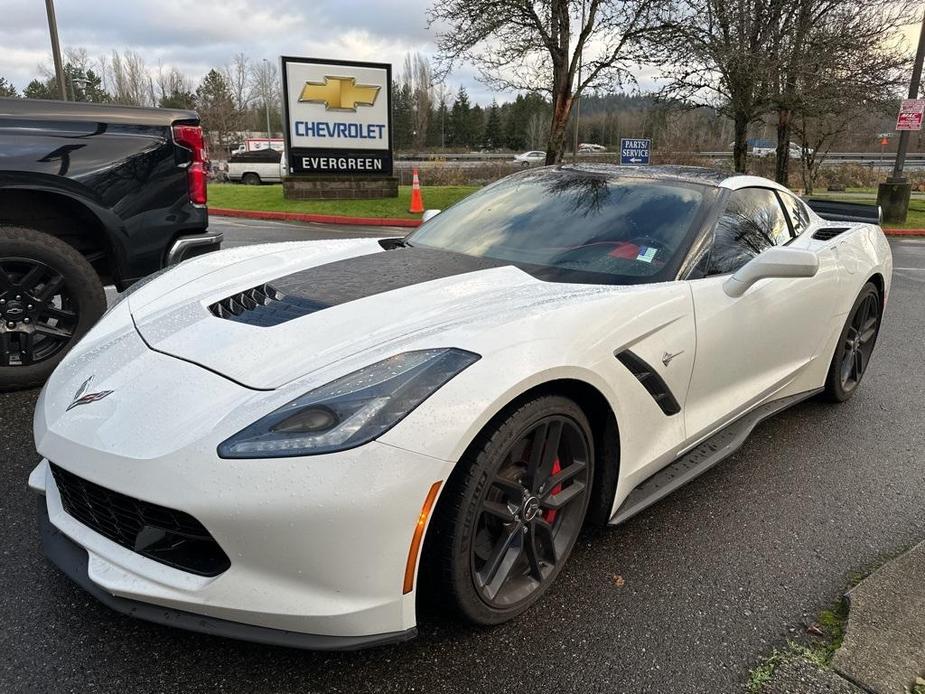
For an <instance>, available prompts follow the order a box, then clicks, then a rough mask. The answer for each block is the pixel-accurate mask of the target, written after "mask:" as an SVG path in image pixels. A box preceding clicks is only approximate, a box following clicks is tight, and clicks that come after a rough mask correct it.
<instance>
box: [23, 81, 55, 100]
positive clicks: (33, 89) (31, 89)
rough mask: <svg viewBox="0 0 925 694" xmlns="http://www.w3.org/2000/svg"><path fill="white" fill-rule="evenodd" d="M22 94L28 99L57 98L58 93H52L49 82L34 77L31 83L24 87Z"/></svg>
mask: <svg viewBox="0 0 925 694" xmlns="http://www.w3.org/2000/svg"><path fill="white" fill-rule="evenodd" d="M52 82H53V81H52ZM22 95H23V96H24V97H25V98H27V99H54V98H57V95H56V94H53V93H52V91H51V87H50V86H49V83H48V82H47V81H43V80H40V79H34V80H32V81H31V82H29V84H27V85H26V88H25V89H23V92H22Z"/></svg>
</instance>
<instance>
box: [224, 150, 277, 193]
mask: <svg viewBox="0 0 925 694" xmlns="http://www.w3.org/2000/svg"><path fill="white" fill-rule="evenodd" d="M285 175H286V161H285V157H284V156H283V153H282V152H279V151H277V150H275V149H261V150H257V151H253V152H240V153H237V152H236V153H235V154H232V155H231V159H229V160H228V180H229V181H233V182H235V183H244V184H245V185H251V186H259V185H260V184H261V183H280V182H281V181H282V180H283V176H285Z"/></svg>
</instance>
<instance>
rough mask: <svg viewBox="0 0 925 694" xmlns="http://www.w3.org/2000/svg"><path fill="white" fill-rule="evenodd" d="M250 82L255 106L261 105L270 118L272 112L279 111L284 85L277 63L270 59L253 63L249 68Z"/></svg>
mask: <svg viewBox="0 0 925 694" xmlns="http://www.w3.org/2000/svg"><path fill="white" fill-rule="evenodd" d="M248 84H249V88H250V94H251V99H252V101H253V102H256V103H254V106H255V107H260V108H261V110H262V111H264V114H265V115H266V117H267V119H268V120H269V119H270V114H276V113H278V112H279V108H280V93H281V91H282V86H281V84H280V79H279V69H278V68H277V67H276V63H274V62H272V61H270V60H259V61H257V62H255V63H253V64H252V65H251V66H250V70H249V81H248ZM268 129H269V128H268Z"/></svg>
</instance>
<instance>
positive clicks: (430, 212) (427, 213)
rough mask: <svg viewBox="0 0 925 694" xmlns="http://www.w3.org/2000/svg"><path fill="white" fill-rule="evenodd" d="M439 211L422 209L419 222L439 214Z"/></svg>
mask: <svg viewBox="0 0 925 694" xmlns="http://www.w3.org/2000/svg"><path fill="white" fill-rule="evenodd" d="M441 211H442V210H424V214H423V215H421V224H423V223H424V222H426V221H427V220H429V219H433V218H434V217H436V216H437V215H438V214H440V212H441Z"/></svg>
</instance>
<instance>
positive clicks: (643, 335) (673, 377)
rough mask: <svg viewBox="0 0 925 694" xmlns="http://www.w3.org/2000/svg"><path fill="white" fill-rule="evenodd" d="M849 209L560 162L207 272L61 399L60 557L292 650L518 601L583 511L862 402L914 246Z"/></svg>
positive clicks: (215, 258) (56, 415) (253, 251)
mask: <svg viewBox="0 0 925 694" xmlns="http://www.w3.org/2000/svg"><path fill="white" fill-rule="evenodd" d="M822 213H823V215H824V216H825V217H826V218H825V219H824V218H823V217H820V216H819V215H818V214H817V213H816V212H814V211H813V210H812V209H810V208H809V207H808V206H807V205H806V204H804V203H803V202H802V201H801V200H799V199H797V198H796V197H794V196H793V195H792V194H791V193H790V192H789V191H787V190H786V189H784V188H781V187H780V186H777V185H775V184H774V183H772V182H770V181H767V180H764V179H760V178H754V177H746V176H734V177H728V176H727V175H725V174H719V173H715V172H710V171H706V170H702V169H686V168H675V167H663V168H659V167H653V168H650V169H646V170H640V169H633V168H616V167H607V166H598V167H592V166H577V167H575V166H573V167H559V168H542V169H536V170H531V171H527V172H524V173H520V174H516V175H514V176H511V177H508V178H506V179H504V180H502V181H499V182H498V183H495V184H493V185H491V186H488V187H486V188H485V189H483V190H482V191H480V192H479V193H477V194H475V195H472V196H471V197H469V198H466V199H465V200H463V201H462V202H460V203H458V204H457V205H455V206H454V207H452V208H451V209H449V210H447V211H445V212H443V213H441V214H439V215H437V216H436V217H434V218H432V219H430V220H429V221H428V222H426V223H425V224H424V225H423V226H422V227H421V228H420V229H419V230H418V231H416V232H415V233H413V234H412V235H411V236H409V237H408V238H406V239H403V240H402V239H391V240H385V241H380V240H376V239H350V240H340V241H319V242H305V243H289V244H275V245H264V246H253V247H249V248H239V249H233V250H228V251H223V252H221V253H213V254H209V255H206V256H202V257H199V258H195V259H192V260H189V261H187V262H184V263H182V264H181V265H179V266H177V267H175V268H174V269H172V270H170V271H169V272H166V273H164V274H161V275H159V276H156V277H153V278H151V279H150V281H148V282H146V283H145V284H144V285H143V286H136V287H135V288H134V289H133V290H132V291H131V292H130V293H129V295H128V296H127V298H125V299H124V300H123V301H121V302H120V303H119V304H117V305H116V306H115V307H114V308H112V309H111V310H110V312H109V313H108V314H107V315H106V316H105V317H104V318H103V319H102V320H101V321H100V323H99V324H98V325H97V326H96V327H95V328H94V329H93V330H92V331H91V332H90V333H89V334H88V335H87V336H86V337H85V338H84V339H83V340H82V341H81V342H80V344H79V345H78V346H77V347H76V348H75V349H74V350H73V351H72V352H71V353H70V354H69V355H68V356H67V357H66V358H65V360H64V361H63V362H62V363H61V365H60V366H59V367H58V369H57V371H55V373H54V375H53V376H52V377H51V379H50V380H49V381H48V383H47V385H46V386H45V389H44V391H43V393H42V395H41V397H40V399H39V402H38V406H37V410H36V414H35V440H36V446H37V449H38V451H39V453H40V455H41V456H43V459H42V461H41V463H40V464H39V465H38V467H37V468H36V469H35V470H34V471H33V473H32V475H31V477H30V481H29V483H30V486H31V487H32V488H33V489H34V490H35V491H37V492H39V493H40V494H42V495H44V500H43V502H42V503H41V504H40V522H41V526H42V535H43V543H44V549H45V552H46V553H47V554H48V556H49V557H50V559H51V560H52V561H53V562H54V563H55V564H57V565H58V566H59V567H60V568H61V569H62V570H63V571H64V572H65V573H67V574H68V575H69V576H70V577H71V578H72V579H73V580H75V581H77V582H78V583H79V584H81V585H82V586H83V587H84V588H85V589H87V590H88V591H90V592H91V593H93V594H94V595H95V596H96V597H98V598H99V599H100V600H102V601H103V602H105V603H106V604H108V605H110V606H112V607H114V608H115V609H118V610H121V611H124V612H127V613H130V614H132V615H134V616H137V617H141V618H143V619H148V620H152V621H157V622H162V623H167V624H172V625H175V626H178V627H182V628H187V629H192V630H198V631H203V632H208V633H214V634H220V635H225V636H231V637H237V638H244V639H252V640H256V641H262V642H267V643H277V644H287V645H293V646H301V647H306V648H318V649H326V648H358V647H362V646H368V645H373V644H378V643H383V642H388V641H396V640H402V639H405V638H410V637H411V636H413V635H414V634H415V629H416V627H415V625H416V595H417V594H418V593H420V592H421V591H420V588H421V587H422V586H424V587H428V588H431V589H433V590H434V591H435V592H436V593H437V594H438V595H439V596H441V601H442V602H443V603H445V604H448V605H452V606H453V607H454V608H455V609H456V610H457V611H458V612H459V613H460V614H461V615H462V616H463V617H465V618H467V619H469V620H472V621H474V622H477V623H482V624H493V623H498V622H501V621H504V620H507V619H510V618H511V617H514V616H515V615H517V614H518V613H520V612H522V611H523V610H525V609H526V608H527V607H529V606H530V605H531V604H533V603H535V602H536V601H537V600H538V599H540V597H541V596H542V594H543V593H544V592H545V591H546V590H547V589H548V588H549V586H550V584H551V583H552V582H553V581H554V580H555V578H556V576H557V574H558V573H559V571H560V570H561V569H562V567H563V564H564V563H565V561H566V560H567V559H568V556H569V553H570V552H571V550H572V546H573V545H574V543H575V540H576V537H577V536H578V533H579V531H580V529H581V527H582V525H583V524H584V523H586V522H591V523H608V522H609V523H612V524H615V523H619V522H621V521H623V520H625V519H626V518H628V517H630V516H631V515H633V514H634V513H637V512H638V511H640V510H641V509H643V508H645V507H646V506H648V505H649V504H651V503H653V502H654V501H656V500H658V499H659V498H661V497H662V496H664V495H665V494H667V493H668V492H670V491H671V490H673V489H674V488H676V487H678V486H679V485H680V484H683V483H684V482H686V481H688V480H690V479H691V478H693V477H695V476H696V475H698V474H700V473H701V472H702V471H704V470H705V469H707V468H708V467H710V466H711V465H713V464H714V463H716V462H718V461H719V460H720V459H722V458H723V457H724V456H726V455H728V454H729V453H730V452H732V451H733V450H735V448H736V447H737V446H738V445H739V444H740V443H741V442H742V441H743V440H744V439H745V437H746V436H747V435H748V433H749V432H750V431H751V429H752V428H753V427H754V425H755V424H756V423H757V422H758V421H760V420H761V419H763V418H765V417H767V416H769V415H770V414H772V413H774V412H777V411H779V410H780V409H782V408H784V407H786V406H788V405H791V404H793V403H795V402H797V401H799V400H801V399H803V398H806V397H808V396H811V395H813V394H816V393H820V392H823V393H824V394H825V395H826V396H828V397H829V398H830V399H832V400H835V401H842V400H845V399H847V398H849V397H850V396H851V395H852V394H853V393H854V392H855V390H856V389H857V387H858V384H859V383H860V381H861V377H862V376H863V374H864V371H865V369H866V367H867V364H868V361H869V360H870V358H871V353H872V351H873V349H874V344H875V341H876V338H877V332H878V328H879V325H880V317H881V315H882V311H883V307H884V305H885V302H886V299H887V295H888V294H889V289H890V277H891V270H892V259H891V255H890V248H889V245H888V243H887V241H886V239H885V238H884V236H883V233H882V232H881V230H880V228H879V227H878V226H877V221H878V220H877V214H876V210H875V209H874V210H873V211H871V210H866V209H864V208H863V207H862V206H857V209H855V206H848V205H837V206H835V209H834V210H832V209H829V210H825V209H823V212H822ZM865 215H870V220H869V221H864V217H865ZM852 219H854V220H857V221H851V220H852ZM833 220H842V221H833ZM845 220H847V221H845Z"/></svg>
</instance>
